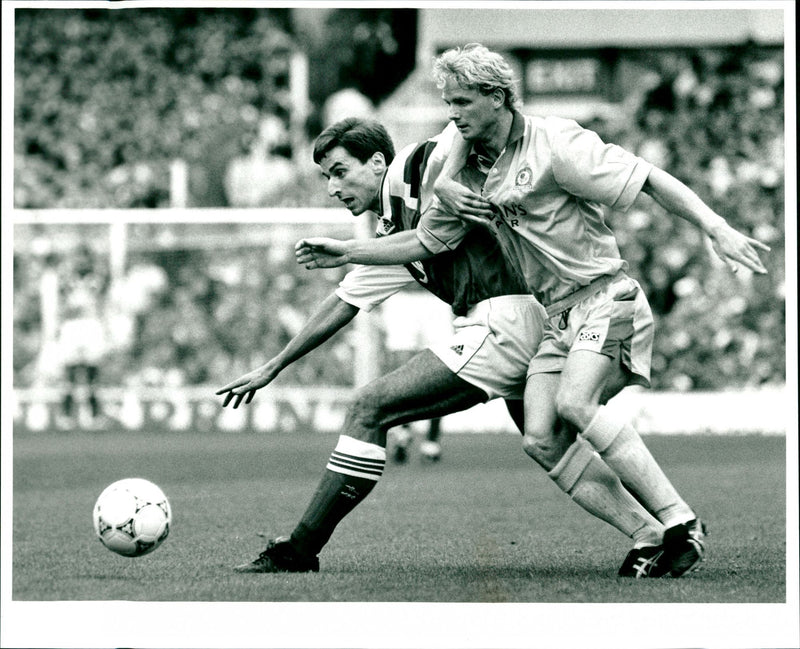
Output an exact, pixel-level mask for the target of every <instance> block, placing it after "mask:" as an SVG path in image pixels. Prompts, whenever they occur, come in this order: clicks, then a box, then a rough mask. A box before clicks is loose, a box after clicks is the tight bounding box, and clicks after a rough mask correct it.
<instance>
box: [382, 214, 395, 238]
mask: <svg viewBox="0 0 800 649" xmlns="http://www.w3.org/2000/svg"><path fill="white" fill-rule="evenodd" d="M394 231H395V224H394V221H392V220H391V219H387V218H386V217H385V216H382V217H380V218H379V219H378V234H391V233H392V232H394Z"/></svg>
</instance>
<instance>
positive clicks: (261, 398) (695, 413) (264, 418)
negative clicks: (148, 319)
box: [13, 385, 796, 435]
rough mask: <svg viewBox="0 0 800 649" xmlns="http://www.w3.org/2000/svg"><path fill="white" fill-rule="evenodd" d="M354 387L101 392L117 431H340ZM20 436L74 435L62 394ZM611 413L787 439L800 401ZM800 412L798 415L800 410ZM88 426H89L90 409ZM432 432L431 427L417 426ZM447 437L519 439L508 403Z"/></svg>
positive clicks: (628, 395) (31, 396) (762, 391)
mask: <svg viewBox="0 0 800 649" xmlns="http://www.w3.org/2000/svg"><path fill="white" fill-rule="evenodd" d="M352 394H353V393H352V391H351V390H349V389H347V388H293V387H282V388H269V389H268V390H265V391H262V392H261V393H259V394H258V395H257V396H256V398H255V399H254V400H253V402H252V403H250V405H247V406H240V407H239V408H237V409H236V410H234V409H233V408H231V407H230V406H229V407H228V408H223V407H222V399H221V397H217V396H215V395H214V388H213V387H210V386H209V387H199V388H167V387H165V388H163V389H162V388H137V389H105V390H103V391H101V392H100V395H99V396H100V399H101V401H102V404H103V410H104V413H105V421H104V422H103V423H102V424H101V426H102V428H104V429H109V430H114V429H116V430H121V431H128V430H129V431H135V430H147V431H158V430H163V431H164V432H169V431H188V430H192V431H198V432H203V431H205V432H213V431H217V432H222V433H226V432H230V433H236V432H273V431H275V432H282V431H287V432H318V433H320V432H321V433H326V432H338V431H340V430H341V429H342V427H343V425H344V422H345V416H346V414H347V406H348V404H349V402H350V399H351V397H352ZM13 398H14V404H13V406H14V407H13V412H14V433H15V434H16V433H21V434H27V433H30V434H35V433H37V432H47V431H53V430H59V429H61V430H69V429H74V428H75V427H76V426H75V425H74V424H67V423H65V422H61V421H60V416H59V415H60V400H61V395H60V392H59V391H58V390H55V389H50V390H17V391H15V392H14V395H13ZM609 407H611V408H613V409H614V410H616V411H618V412H619V413H620V414H624V416H625V417H627V418H629V419H630V421H631V422H632V423H633V425H634V426H635V428H636V429H637V430H638V431H639V432H641V433H645V434H670V435H683V434H695V433H703V434H743V433H756V434H765V435H785V434H786V430H787V422H789V421H792V417H793V416H794V413H796V400H793V399H788V398H787V393H786V388H785V386H782V385H781V386H777V385H776V386H766V387H762V388H753V389H741V390H736V391H725V392H650V391H646V390H644V391H643V390H640V389H638V388H628V389H626V390H623V392H622V393H621V394H620V395H619V396H617V397H615V398H614V399H612V400H611V402H610V403H609ZM792 408H794V409H795V410H792ZM83 411H84V413H83V421H82V422H81V423H80V426H79V427H81V426H85V427H87V428H89V427H90V426H89V425H88V421H87V420H88V413H87V412H86V406H85V404H84V407H83ZM417 426H418V427H419V428H422V427H424V423H420V424H418V425H417ZM442 430H443V431H444V432H445V433H514V434H518V433H517V431H516V428H515V427H514V425H513V423H512V421H511V418H510V417H509V416H508V412H507V411H506V408H505V405H504V403H503V401H502V400H501V399H495V400H494V401H490V402H489V403H486V404H479V405H477V406H475V407H473V408H470V409H469V410H465V411H463V412H459V413H455V414H453V415H448V416H447V417H445V418H444V419H443V421H442Z"/></svg>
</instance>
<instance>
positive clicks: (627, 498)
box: [548, 438, 664, 547]
mask: <svg viewBox="0 0 800 649" xmlns="http://www.w3.org/2000/svg"><path fill="white" fill-rule="evenodd" d="M548 475H549V476H550V478H552V480H553V481H554V482H555V483H556V484H557V485H558V486H559V487H560V488H561V490H562V491H564V492H565V493H567V494H568V495H569V496H570V497H571V498H572V500H574V501H575V502H576V503H577V504H578V505H580V506H581V507H583V508H584V509H585V510H586V511H588V512H589V513H590V514H592V515H594V516H596V517H597V518H599V519H601V520H604V521H606V522H607V523H609V524H610V525H612V526H614V527H615V528H617V529H618V530H619V531H620V532H622V533H623V534H625V535H626V536H628V537H630V538H632V539H633V540H634V547H642V546H645V545H659V544H660V543H661V539H662V537H663V535H664V528H663V526H662V525H661V523H659V522H658V521H657V520H656V519H655V518H653V516H651V515H650V513H649V512H648V511H647V510H645V508H644V507H642V505H641V504H640V503H639V502H638V501H637V500H636V499H635V498H634V497H633V496H632V495H631V494H630V493H629V492H628V491H627V490H626V489H625V487H624V486H623V485H622V483H621V482H620V480H619V478H618V477H617V476H616V474H615V473H614V472H613V471H612V470H611V469H610V468H609V467H608V466H607V465H606V464H605V462H603V461H602V460H601V459H600V458H599V457H598V456H597V455H596V454H595V452H594V451H593V450H592V448H591V446H589V444H587V443H586V442H585V441H583V440H582V439H580V438H578V439H577V440H576V441H575V442H574V443H573V444H572V445H571V446H570V447H569V448H568V449H567V452H566V453H565V454H564V456H563V457H562V458H561V460H559V462H558V464H556V466H554V467H553V468H552V469H551V470H550V471H549V472H548Z"/></svg>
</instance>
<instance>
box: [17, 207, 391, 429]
mask: <svg viewBox="0 0 800 649" xmlns="http://www.w3.org/2000/svg"><path fill="white" fill-rule="evenodd" d="M12 218H13V223H14V254H15V255H16V254H20V255H24V254H32V253H33V252H34V250H35V249H39V250H41V249H46V250H51V251H52V252H55V253H66V252H68V251H69V250H70V247H71V246H73V245H75V243H76V242H77V241H79V240H81V239H83V238H90V239H91V240H89V241H84V243H88V244H90V245H91V247H92V248H93V249H94V250H95V252H97V253H100V254H102V255H104V256H105V258H106V259H107V262H108V269H109V273H110V276H111V277H110V279H111V282H112V284H113V283H117V282H120V281H121V280H122V278H123V277H124V276H125V273H126V269H127V268H128V265H129V259H130V257H131V245H132V242H131V238H132V237H131V229H132V228H135V227H136V226H141V225H149V226H153V227H154V228H155V229H156V230H159V231H160V233H159V234H158V235H157V237H156V240H153V241H152V242H151V245H152V246H153V250H160V251H164V250H169V249H170V246H173V247H174V248H179V247H183V248H185V247H186V246H187V245H188V246H189V247H192V246H197V247H200V248H204V249H207V250H219V249H223V248H227V249H240V248H246V247H254V248H258V247H259V246H265V247H267V246H273V247H280V248H284V247H285V248H286V251H287V257H288V258H289V261H288V262H287V263H294V261H293V254H292V250H293V247H294V243H295V242H296V241H297V240H298V239H300V238H302V237H303V236H314V235H317V236H323V235H325V236H334V237H339V238H345V237H371V236H373V232H374V224H373V223H372V222H371V220H370V219H369V217H368V216H367V215H364V216H362V217H359V218H358V219H353V218H352V216H351V215H350V214H349V213H346V212H345V211H344V210H341V209H335V208H280V209H232V208H224V209H215V208H167V209H158V210H143V209H96V210H93V209H89V210H85V209H82V210H66V209H51V210H14V211H13V212H12ZM182 233H183V234H182ZM181 236H187V237H191V242H189V243H188V244H187V241H186V240H185V239H184V240H181ZM136 245H137V246H138V249H139V252H141V250H142V246H143V245H144V246H146V245H147V242H144V243H143V242H141V241H139V242H138V243H137V244H136ZM304 272H306V271H304ZM307 272H308V273H309V275H308V277H315V275H314V274H313V273H312V272H311V271H307ZM320 281H322V280H320ZM59 282H60V278H59V277H58V274H57V272H56V271H55V270H54V269H45V271H44V272H43V274H42V278H41V281H40V283H39V287H38V290H39V292H40V318H41V323H42V344H41V349H42V350H44V349H47V348H48V345H52V343H54V341H55V337H56V334H57V331H58V325H59V323H58V317H59V316H58V294H59ZM352 327H353V328H354V330H355V335H354V339H355V341H356V344H355V345H354V346H353V359H354V362H353V366H352V368H349V367H348V368H342V369H343V371H344V372H346V373H350V374H351V386H352V387H357V386H359V385H363V384H364V383H366V382H368V381H370V380H372V379H373V378H376V377H377V376H378V372H379V362H378V361H379V358H380V354H379V338H378V337H379V335H380V332H379V331H378V329H377V328H376V327H375V326H374V324H373V323H371V322H370V316H369V315H367V314H364V315H363V316H360V317H357V318H356V319H355V321H354V323H353V325H352ZM182 390H183V392H184V394H185V397H186V398H185V399H184V400H183V406H186V404H187V403H190V404H196V403H199V402H203V400H204V397H203V395H205V394H206V393H207V392H208V390H207V389H205V390H203V389H202V388H200V389H195V388H191V387H189V388H185V389H183V388H182ZM102 392H103V393H104V396H105V397H107V398H108V399H109V400H110V401H112V402H114V403H116V404H117V406H118V408H117V409H118V411H119V413H121V412H122V411H123V410H125V409H127V412H128V414H129V415H130V413H133V412H134V411H135V410H136V409H137V408H136V407H135V406H134V405H132V404H133V403H134V400H133V399H132V398H131V395H130V391H127V392H126V391H122V390H120V389H119V388H105V389H103V390H102ZM138 392H139V396H140V397H141V399H140V401H141V402H142V403H144V402H148V403H150V404H155V403H156V402H158V401H159V400H160V401H161V402H162V403H161V405H157V404H156V405H155V406H154V407H155V410H160V411H164V409H165V404H164V403H163V401H164V399H163V397H159V396H158V390H142V389H139V390H138ZM269 392H270V395H271V396H273V397H274V399H273V403H272V408H271V412H268V413H266V414H265V413H264V412H263V410H264V408H261V411H262V412H261V413H260V417H259V416H258V413H257V416H256V417H255V419H260V420H261V421H266V422H267V423H265V424H263V426H267V427H268V426H273V425H280V426H283V425H284V424H285V425H286V426H291V425H292V421H282V420H286V419H287V418H288V419H289V420H294V423H297V422H299V421H307V420H308V419H309V418H310V419H311V420H319V419H320V418H322V419H325V417H324V416H323V414H324V413H323V414H321V413H322V412H323V411H328V415H329V416H328V419H329V420H330V419H333V420H338V418H339V415H340V414H341V413H339V414H331V413H333V412H334V411H337V412H338V411H339V410H341V408H342V407H343V406H342V405H341V404H343V403H344V402H346V400H347V398H348V396H349V395H348V394H346V393H345V392H346V391H343V390H342V389H330V388H326V387H324V386H321V387H300V388H279V389H274V388H272V389H271V390H270V391H269ZM15 396H16V404H15V410H16V411H19V410H20V409H26V412H25V413H24V416H23V413H20V412H17V414H18V415H19V416H20V417H22V418H23V419H31V417H32V419H34V420H37V421H39V422H41V420H42V419H43V418H44V414H43V413H42V411H41V408H40V409H39V411H38V414H36V413H34V414H33V415H31V413H30V412H29V409H30V408H32V407H34V409H35V406H34V402H37V401H38V402H43V403H46V404H49V405H48V407H53V406H54V404H55V403H57V401H58V398H59V390H58V389H57V388H56V387H55V386H43V387H38V388H34V389H27V390H25V389H17V390H15ZM126 400H127V401H126ZM337 404H338V405H337ZM206 405H208V404H206ZM143 408H144V411H146V410H147V407H145V406H142V405H141V404H140V406H139V408H138V409H139V410H142V409H143ZM166 410H169V411H170V412H171V413H172V414H171V415H169V416H166V415H163V416H162V417H161V419H163V423H165V425H167V424H168V423H169V421H172V422H173V423H175V422H178V423H180V422H179V420H180V421H183V420H188V419H197V416H198V414H202V412H204V409H203V408H202V407H201V408H199V409H198V408H194V407H193V406H192V408H190V410H192V412H191V413H189V414H187V413H188V412H189V411H188V410H186V408H185V407H184V408H181V407H177V405H176V404H175V403H172V404H168V407H166ZM244 410H247V409H239V411H238V413H241V412H243V411H244ZM254 410H257V409H254ZM304 410H311V411H312V412H311V413H310V414H309V413H307V412H304ZM179 411H180V412H179ZM205 411H208V408H206V409H205ZM119 413H118V414H119ZM176 413H177V414H176ZM181 413H182V414H181ZM206 414H208V413H207V412H206ZM142 416H144V417H145V419H146V418H147V417H148V414H147V412H144V415H142ZM187 418H188V419H187ZM138 419H141V416H139V417H138ZM157 419H158V417H157ZM223 419H224V417H223ZM235 419H236V417H235V416H231V415H228V416H227V420H226V421H227V424H225V423H222V424H220V425H221V426H222V427H223V428H224V427H225V425H227V426H229V427H232V428H236V427H237V426H236V425H235V424H236V422H235ZM249 419H253V418H249ZM133 420H137V417H135V416H134V417H133ZM238 425H239V426H245V425H250V426H254V427H258V422H255V421H252V420H249V421H240V422H238ZM315 425H317V427H321V428H325V423H324V421H315Z"/></svg>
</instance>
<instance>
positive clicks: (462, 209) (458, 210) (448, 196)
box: [433, 176, 492, 225]
mask: <svg viewBox="0 0 800 649" xmlns="http://www.w3.org/2000/svg"><path fill="white" fill-rule="evenodd" d="M433 193H434V194H435V195H436V198H438V199H439V201H440V202H441V204H442V206H443V207H444V208H445V209H446V210H448V211H450V212H452V213H453V214H455V215H456V216H458V217H459V218H461V219H464V220H465V221H470V222H471V223H478V224H480V225H486V222H487V221H489V220H491V218H492V204H491V203H490V202H489V201H487V200H486V199H485V198H483V196H481V195H480V194H476V193H475V192H473V191H472V190H471V189H469V188H468V187H465V186H464V185H462V184H461V183H459V182H456V181H455V180H453V179H452V178H445V177H444V176H439V178H437V179H436V182H435V183H434V185H433Z"/></svg>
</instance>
